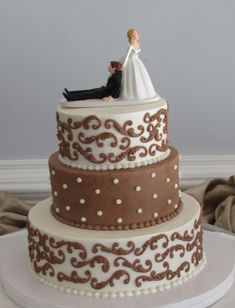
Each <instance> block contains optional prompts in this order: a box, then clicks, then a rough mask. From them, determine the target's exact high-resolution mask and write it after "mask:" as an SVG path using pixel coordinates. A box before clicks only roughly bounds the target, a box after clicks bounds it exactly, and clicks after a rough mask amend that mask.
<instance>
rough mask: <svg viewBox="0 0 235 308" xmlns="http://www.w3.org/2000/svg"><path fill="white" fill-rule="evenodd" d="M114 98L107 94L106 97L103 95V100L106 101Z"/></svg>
mask: <svg viewBox="0 0 235 308" xmlns="http://www.w3.org/2000/svg"><path fill="white" fill-rule="evenodd" d="M112 99H113V98H112V96H105V97H102V100H103V101H105V102H109V101H111V100H112Z"/></svg>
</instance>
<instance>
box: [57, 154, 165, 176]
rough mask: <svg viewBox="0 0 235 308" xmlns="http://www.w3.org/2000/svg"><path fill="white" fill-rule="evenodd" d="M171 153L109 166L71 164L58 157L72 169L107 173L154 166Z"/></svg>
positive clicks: (67, 160)
mask: <svg viewBox="0 0 235 308" xmlns="http://www.w3.org/2000/svg"><path fill="white" fill-rule="evenodd" d="M170 153H171V150H170V149H167V150H166V152H163V153H162V154H161V155H160V156H158V157H154V158H151V159H147V160H144V161H141V162H123V163H117V164H115V165H112V164H107V165H101V166H97V165H81V164H79V163H78V162H71V161H70V160H69V159H66V158H64V157H62V156H61V155H60V154H59V155H58V157H59V160H60V162H61V163H62V164H64V165H66V166H69V167H72V168H77V169H83V170H95V171H99V170H101V171H105V170H114V169H128V168H136V167H142V166H147V165H152V164H155V163H158V162H160V161H162V160H164V159H166V158H167V157H168V156H169V155H170Z"/></svg>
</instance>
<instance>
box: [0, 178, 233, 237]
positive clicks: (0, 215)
mask: <svg viewBox="0 0 235 308" xmlns="http://www.w3.org/2000/svg"><path fill="white" fill-rule="evenodd" d="M186 192H187V193H188V194H189V195H191V196H193V197H194V198H195V199H197V200H198V201H199V203H200V204H201V206H202V207H203V210H204V214H203V223H209V224H212V225H216V226H218V227H221V228H224V229H226V230H228V231H231V232H234V233H235V175H234V176H231V177H230V178H229V180H224V179H213V180H207V181H205V182H203V183H202V184H200V185H198V186H194V187H192V188H190V189H187V190H186ZM30 208H31V205H29V204H26V203H24V202H22V201H20V200H18V199H16V198H15V197H13V196H12V195H11V194H9V193H7V192H0V235H3V234H6V233H10V232H13V231H16V230H19V229H21V228H24V227H25V224H26V219H27V214H28V211H29V210H30Z"/></svg>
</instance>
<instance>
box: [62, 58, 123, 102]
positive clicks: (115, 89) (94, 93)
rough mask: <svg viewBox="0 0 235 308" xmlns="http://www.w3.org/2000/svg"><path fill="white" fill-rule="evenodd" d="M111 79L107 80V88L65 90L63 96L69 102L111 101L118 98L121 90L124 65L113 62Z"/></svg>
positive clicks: (110, 68)
mask: <svg viewBox="0 0 235 308" xmlns="http://www.w3.org/2000/svg"><path fill="white" fill-rule="evenodd" d="M108 71H109V72H110V74H111V75H110V77H109V78H108V80H107V84H106V86H102V87H100V88H95V89H90V90H79V91H68V90H67V89H66V88H65V89H64V92H63V95H64V97H65V98H66V99H67V101H79V100H84V99H95V98H98V99H102V100H104V101H110V100H112V99H113V98H118V97H119V95H120V89H121V80H122V64H121V63H120V62H117V61H111V62H110V64H109V66H108Z"/></svg>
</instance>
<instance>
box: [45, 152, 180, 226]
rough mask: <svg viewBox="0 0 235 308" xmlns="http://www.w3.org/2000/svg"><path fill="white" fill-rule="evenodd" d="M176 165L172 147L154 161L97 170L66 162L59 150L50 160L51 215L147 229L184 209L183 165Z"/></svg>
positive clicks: (82, 222)
mask: <svg viewBox="0 0 235 308" xmlns="http://www.w3.org/2000/svg"><path fill="white" fill-rule="evenodd" d="M178 163H179V157H178V152H177V150H176V149H174V148H171V154H170V156H169V157H168V158H167V159H165V160H164V161H161V162H159V163H156V164H153V165H149V166H144V167H139V168H133V169H120V170H113V171H98V172H97V171H90V170H82V169H76V168H71V167H68V166H65V165H63V164H62V163H61V162H60V161H59V159H58V153H57V152H56V153H54V154H53V155H52V156H51V157H50V159H49V168H50V174H51V187H52V195H53V205H52V213H53V215H54V216H55V217H56V218H57V219H58V220H60V221H62V222H64V223H68V224H70V225H72V226H76V227H80V228H88V229H97V230H99V229H102V230H105V229H107V230H108V229H109V230H121V229H135V228H143V227H148V226H151V225H154V224H156V223H161V222H164V221H167V220H170V219H171V218H173V217H174V216H175V215H176V214H177V213H178V212H179V211H180V208H181V205H180V198H179V194H178V186H179V185H178V184H179V174H178V170H179V168H177V169H175V168H174V166H175V165H177V166H178ZM153 174H156V176H155V177H153V176H152V175H153ZM115 180H116V181H115ZM117 180H118V182H117ZM114 182H117V184H114ZM175 184H177V185H176V186H177V188H176V186H175ZM137 186H138V190H136V187H137ZM97 191H98V192H99V193H97ZM156 213H157V214H158V215H156Z"/></svg>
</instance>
